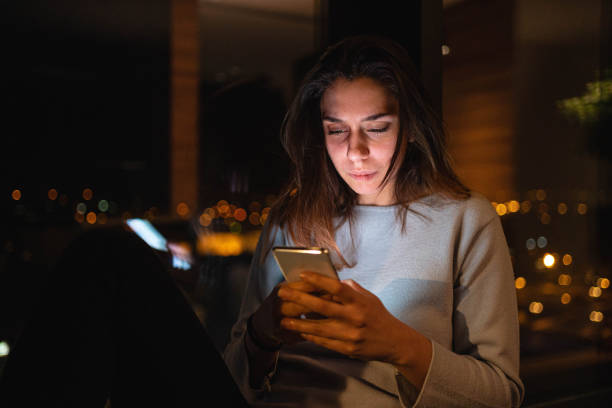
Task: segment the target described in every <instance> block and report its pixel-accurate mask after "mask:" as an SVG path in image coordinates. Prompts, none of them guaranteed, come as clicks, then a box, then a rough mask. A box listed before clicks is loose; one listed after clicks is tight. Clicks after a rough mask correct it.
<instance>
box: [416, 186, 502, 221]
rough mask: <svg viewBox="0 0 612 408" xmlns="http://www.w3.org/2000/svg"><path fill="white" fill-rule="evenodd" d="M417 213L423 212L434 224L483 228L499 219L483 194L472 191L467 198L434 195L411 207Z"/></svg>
mask: <svg viewBox="0 0 612 408" xmlns="http://www.w3.org/2000/svg"><path fill="white" fill-rule="evenodd" d="M411 208H412V209H414V210H415V211H416V212H422V213H423V214H424V215H425V216H426V217H427V218H430V219H431V220H432V221H433V222H436V223H437V222H441V223H444V224H446V225H448V226H451V225H456V224H460V225H471V226H473V227H474V228H479V227H483V226H485V225H487V224H489V223H490V222H493V221H494V220H496V219H498V218H499V217H498V216H497V213H496V212H495V210H494V208H493V206H492V205H491V202H490V201H489V200H488V199H487V198H486V197H485V196H484V195H483V194H481V193H479V192H475V191H472V192H470V196H469V197H467V198H450V197H446V196H444V195H441V194H432V195H430V196H427V197H424V198H422V199H420V200H418V201H416V202H415V203H413V204H412V205H411Z"/></svg>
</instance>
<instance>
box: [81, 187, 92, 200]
mask: <svg viewBox="0 0 612 408" xmlns="http://www.w3.org/2000/svg"><path fill="white" fill-rule="evenodd" d="M92 197H93V190H92V189H91V188H86V189H84V190H83V199H84V200H85V201H89V200H91V199H92Z"/></svg>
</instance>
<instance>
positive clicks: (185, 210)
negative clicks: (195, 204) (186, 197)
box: [176, 203, 190, 217]
mask: <svg viewBox="0 0 612 408" xmlns="http://www.w3.org/2000/svg"><path fill="white" fill-rule="evenodd" d="M189 211H190V210H189V206H188V205H187V204H186V203H178V205H177V206H176V213H177V214H178V215H180V216H181V217H186V216H188V215H189Z"/></svg>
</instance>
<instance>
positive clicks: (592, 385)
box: [0, 0, 612, 407]
mask: <svg viewBox="0 0 612 408" xmlns="http://www.w3.org/2000/svg"><path fill="white" fill-rule="evenodd" d="M611 12H612V2H611V1H610V0H581V1H576V0H554V1H552V0H443V1H441V0H406V1H403V2H398V1H390V0H379V1H377V2H375V3H374V4H371V3H369V2H365V1H363V2H362V1H348V0H287V1H283V0H146V1H145V0H107V1H104V2H102V1H95V0H56V1H53V2H48V1H43V0H21V1H19V2H9V3H7V4H4V5H3V11H2V14H1V15H0V22H1V24H0V30H2V31H1V34H2V38H3V39H4V41H3V49H2V64H0V92H1V93H0V95H1V97H2V108H1V109H0V112H1V116H2V121H1V122H0V160H1V162H0V163H1V164H0V169H1V175H0V370H1V369H2V365H3V364H4V361H5V360H6V356H7V355H8V354H9V353H10V349H11V347H12V346H13V345H14V344H15V342H16V340H17V339H18V337H19V334H20V332H21V330H22V328H23V325H24V323H25V322H26V321H27V319H28V318H29V317H30V316H32V314H35V313H36V307H38V306H37V305H36V301H37V298H38V296H39V295H40V293H41V291H44V290H45V282H46V281H48V280H49V279H53V276H50V273H49V272H50V271H51V269H52V268H53V265H54V263H55V261H56V259H57V257H58V255H59V254H60V253H61V251H62V249H63V248H64V247H65V246H66V245H67V244H68V242H69V241H70V240H71V239H72V238H74V237H75V236H76V235H77V234H78V233H79V232H80V231H82V230H85V229H92V228H108V227H109V226H113V225H120V224H123V223H124V221H125V220H127V219H130V218H143V219H147V220H149V221H150V222H151V223H152V224H153V225H155V226H156V227H157V229H159V230H160V231H161V232H162V234H163V235H164V236H166V237H167V238H168V240H170V241H171V242H174V243H176V244H177V245H178V246H180V247H182V248H183V249H185V250H186V251H187V252H189V253H190V254H191V255H192V256H193V257H194V258H195V260H196V263H195V266H194V267H192V268H191V269H189V270H174V271H173V275H174V277H175V278H176V281H177V282H178V283H179V286H180V287H181V289H182V290H183V292H184V293H185V295H186V296H187V298H188V299H189V301H190V302H191V304H192V306H193V308H194V310H195V311H196V313H197V315H198V316H199V318H200V319H201V321H202V322H203V324H204V325H205V326H206V327H207V329H208V331H209V333H210V334H211V336H212V337H213V340H214V342H215V345H216V346H217V348H218V349H219V350H222V348H223V347H224V345H225V343H226V342H227V339H228V335H229V329H230V327H231V325H232V324H233V321H234V319H235V318H236V315H237V313H238V308H239V306H240V299H241V296H242V291H243V289H244V284H245V279H246V275H247V273H248V267H249V263H250V261H251V257H252V252H253V249H254V247H255V244H256V242H257V238H258V236H259V233H260V230H261V226H262V224H263V223H264V222H265V219H266V217H267V213H268V211H269V206H270V204H271V203H272V201H273V200H274V198H275V194H276V193H277V192H278V191H279V189H280V188H281V187H282V185H283V183H284V181H285V180H286V178H287V175H288V163H287V159H286V158H285V156H284V154H283V151H282V148H281V146H280V143H279V137H278V134H279V126H280V123H281V121H282V118H283V115H284V112H285V110H286V109H287V106H288V104H289V103H290V101H291V99H292V97H293V95H294V94H295V91H296V88H297V86H298V84H299V81H300V80H301V78H302V77H303V75H304V73H305V72H306V71H307V70H308V69H309V68H310V66H311V65H312V63H313V62H314V61H315V59H316V58H317V56H318V55H320V53H321V51H322V50H323V49H324V48H325V47H326V46H327V45H329V44H331V43H333V42H335V41H337V40H339V39H341V38H343V37H344V36H346V35H350V34H357V33H378V34H383V35H387V36H390V37H392V38H394V39H395V40H397V41H399V42H400V43H402V44H403V45H404V46H406V48H407V49H408V50H409V51H410V53H411V54H412V56H413V58H414V61H415V63H416V65H417V67H419V69H420V72H421V74H422V77H423V80H424V82H425V85H426V87H427V89H428V91H429V93H430V94H431V96H432V99H433V100H434V102H435V104H436V105H437V107H438V108H439V109H440V111H441V112H442V116H443V118H444V120H445V122H446V126H447V129H448V132H449V136H450V139H449V144H450V150H451V155H452V156H453V158H454V160H455V164H456V168H457V171H458V173H459V175H460V176H461V177H462V178H463V180H464V181H465V183H466V184H467V185H468V186H470V187H471V188H472V189H474V190H476V191H480V192H482V193H483V194H485V195H486V196H487V197H488V198H489V199H490V201H491V205H492V206H493V207H494V208H495V209H496V211H497V213H498V214H499V216H500V217H501V221H502V223H503V225H504V228H505V232H506V237H507V240H508V245H509V247H510V251H511V255H512V260H513V263H514V270H515V275H516V280H515V285H516V291H517V296H518V301H519V318H520V324H521V353H522V355H521V375H522V377H523V379H524V381H525V384H526V389H527V394H526V399H525V404H524V406H531V407H536V406H537V407H544V406H546V407H549V406H550V407H553V406H554V407H561V406H563V407H566V406H572V407H573V406H576V407H578V406H580V407H584V406H609V403H610V401H612V380H611V378H612V325H611V322H612V294H611V291H612V289H610V288H609V286H610V279H612V276H611V275H612V189H611V187H612V185H611V184H612V171H611V170H612V165H611V161H612V141H611V137H612V127H611V123H612V122H611V118H612V70H611V69H612V64H611V56H612V55H611V54H612V52H611V51H612V45H611V42H610V40H611V31H610V23H611V20H612V19H611ZM86 272H87V271H84V273H86ZM0 373H1V371H0Z"/></svg>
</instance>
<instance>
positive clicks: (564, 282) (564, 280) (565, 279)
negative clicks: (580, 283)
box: [557, 273, 572, 286]
mask: <svg viewBox="0 0 612 408" xmlns="http://www.w3.org/2000/svg"><path fill="white" fill-rule="evenodd" d="M557 282H559V285H561V286H569V285H570V284H571V283H572V277H571V276H570V275H568V274H567V273H562V274H561V275H559V278H558V279H557Z"/></svg>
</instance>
